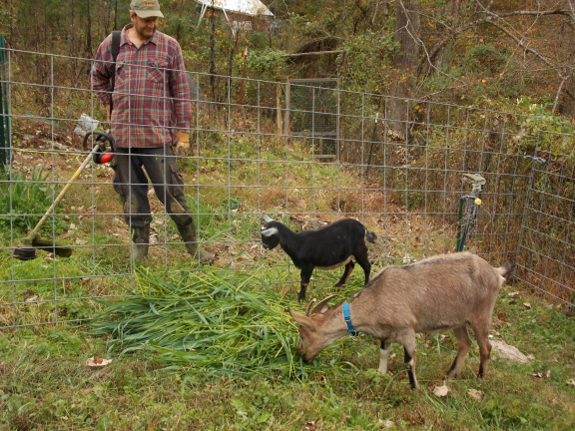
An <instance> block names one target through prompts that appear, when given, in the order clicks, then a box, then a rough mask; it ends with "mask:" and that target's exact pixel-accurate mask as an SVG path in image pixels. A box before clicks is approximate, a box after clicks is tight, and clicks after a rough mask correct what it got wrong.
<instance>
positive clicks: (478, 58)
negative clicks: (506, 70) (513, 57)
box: [466, 44, 509, 76]
mask: <svg viewBox="0 0 575 431" xmlns="http://www.w3.org/2000/svg"><path fill="white" fill-rule="evenodd" d="M508 58H509V52H508V50H507V48H501V49H498V48H496V47H495V46H493V45H491V44H485V45H476V46H473V47H471V49H470V50H469V51H468V52H467V53H466V59H467V65H468V71H469V72H472V73H473V74H477V73H487V74H489V75H490V76H492V75H495V74H496V73H498V72H499V71H500V70H501V67H502V66H504V65H505V63H506V62H507V60H508Z"/></svg>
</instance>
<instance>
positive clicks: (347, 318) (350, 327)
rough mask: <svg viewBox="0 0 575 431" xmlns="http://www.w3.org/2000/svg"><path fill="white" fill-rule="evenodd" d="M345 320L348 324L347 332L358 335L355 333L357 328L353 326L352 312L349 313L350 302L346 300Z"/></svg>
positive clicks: (344, 307)
mask: <svg viewBox="0 0 575 431" xmlns="http://www.w3.org/2000/svg"><path fill="white" fill-rule="evenodd" d="M342 309H343V320H345V324H346V325H347V332H349V333H350V334H351V335H357V334H356V333H355V328H354V327H353V323H351V314H350V313H349V303H348V302H347V301H346V302H344V303H343V308H342Z"/></svg>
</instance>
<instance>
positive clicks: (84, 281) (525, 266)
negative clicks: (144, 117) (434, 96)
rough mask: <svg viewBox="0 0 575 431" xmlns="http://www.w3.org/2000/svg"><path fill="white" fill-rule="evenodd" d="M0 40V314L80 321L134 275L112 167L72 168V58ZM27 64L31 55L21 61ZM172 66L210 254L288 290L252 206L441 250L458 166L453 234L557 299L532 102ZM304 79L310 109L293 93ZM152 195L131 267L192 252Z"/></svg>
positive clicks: (86, 94)
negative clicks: (362, 88)
mask: <svg viewBox="0 0 575 431" xmlns="http://www.w3.org/2000/svg"><path fill="white" fill-rule="evenodd" d="M3 52H4V54H5V56H4V58H5V63H4V64H3V70H5V71H6V73H5V74H3V75H2V81H1V84H2V88H3V91H4V93H3V94H5V95H6V99H7V101H8V102H9V103H7V104H5V106H6V108H3V110H2V112H1V115H2V117H3V120H5V122H9V123H10V130H11V133H9V134H7V135H6V138H5V139H4V141H3V142H2V143H1V145H2V150H3V151H6V152H7V153H8V154H10V161H9V163H8V164H7V166H6V168H5V169H4V170H3V171H2V172H1V173H0V174H1V175H2V178H1V188H0V205H2V215H1V216H0V217H1V218H0V224H1V225H2V235H1V236H0V238H1V243H0V245H1V247H0V251H1V252H2V254H3V255H4V258H3V260H2V264H1V266H0V272H1V273H2V279H1V281H0V327H4V328H10V327H15V326H23V325H36V324H47V323H54V322H62V321H78V320H83V319H88V318H90V317H92V315H93V311H94V309H95V307H96V305H95V304H96V302H95V301H97V300H99V299H103V298H106V297H108V296H115V295H118V294H122V293H124V292H128V291H130V290H131V289H133V288H134V283H135V282H136V279H135V277H134V273H135V268H136V267H137V265H136V264H135V263H134V261H133V259H132V257H133V250H132V241H131V238H130V230H129V227H128V226H127V225H126V223H125V221H124V211H123V209H122V205H121V203H120V199H119V198H118V196H117V194H116V193H115V191H114V190H113V184H112V178H113V175H114V170H113V168H112V167H111V166H110V164H104V165H97V164H94V163H91V162H90V161H89V163H87V164H86V165H85V167H82V164H83V162H84V161H85V160H86V159H87V158H89V156H90V148H88V149H85V148H83V146H82V137H81V136H79V135H78V134H77V133H75V132H74V130H75V129H76V128H77V126H78V124H79V123H78V121H79V119H80V117H81V115H82V114H85V115H87V116H89V117H90V118H92V119H96V120H100V122H101V124H100V125H99V130H106V127H107V124H106V122H105V121H104V120H105V112H104V109H103V108H102V107H101V106H100V105H99V102H98V100H97V97H96V96H95V94H94V92H93V91H92V90H91V88H90V83H89V76H88V71H89V70H90V60H86V59H80V58H70V57H61V56H54V55H48V54H40V53H35V52H23V51H17V50H10V49H4V50H3ZM30 64H35V65H36V67H35V68H30V67H23V66H24V65H30ZM190 75H191V76H192V78H193V79H192V80H191V81H190V82H191V85H193V87H194V88H193V91H192V94H193V95H194V101H193V103H192V106H191V109H192V114H193V120H192V125H191V135H190V141H191V149H190V151H189V152H188V153H187V154H185V155H181V156H179V157H178V159H177V164H178V168H179V171H180V174H181V175H182V177H183V179H184V183H185V194H186V197H187V200H188V204H189V206H190V208H191V213H192V217H193V218H194V221H195V226H196V227H197V229H198V233H199V237H200V239H201V242H202V246H203V247H205V248H206V249H207V250H209V251H210V252H211V253H213V254H214V255H215V256H216V258H217V259H216V262H215V264H216V265H220V266H227V267H229V268H230V270H245V271H252V272H254V273H263V272H265V271H269V270H270V268H272V270H273V271H275V272H276V273H277V274H281V277H280V276H278V279H279V281H278V285H282V286H283V285H287V286H288V287H287V289H288V292H289V294H290V295H293V297H294V299H295V297H296V294H297V291H298V290H299V271H298V270H297V268H295V267H294V266H293V264H292V263H291V261H290V260H289V258H287V256H286V255H285V254H284V253H283V252H281V250H276V249H274V250H272V251H264V250H263V249H262V247H261V241H260V238H259V231H260V227H261V225H262V224H263V218H262V217H263V214H267V215H268V216H270V217H272V218H274V219H276V220H278V221H281V222H283V223H285V224H286V225H288V226H289V227H290V228H291V229H292V230H294V231H299V230H304V229H317V228H320V227H323V226H325V225H326V224H328V223H330V222H332V221H335V220H338V219H341V218H346V217H352V218H356V219H358V220H360V221H361V222H362V223H364V224H365V225H366V226H367V227H368V228H369V230H371V231H374V232H375V233H376V234H377V235H378V237H379V238H378V240H377V241H376V244H375V245H370V258H371V260H372V262H373V264H374V266H375V267H376V268H377V267H383V266H384V265H386V264H388V263H409V262H413V261H415V260H417V259H419V258H421V257H424V256H430V255H433V254H438V253H451V252H455V251H456V248H457V237H458V226H459V227H460V229H461V219H462V216H461V213H460V211H459V208H460V202H461V199H462V197H463V196H467V195H469V194H470V193H471V191H472V187H471V184H470V183H469V182H468V181H467V180H466V178H467V177H466V176H468V175H469V174H473V175H477V176H480V177H481V178H482V179H484V184H483V185H482V187H481V194H480V200H479V201H476V200H473V203H472V207H473V205H475V206H474V207H473V208H474V213H473V219H472V224H469V226H468V227H469V228H470V229H469V232H468V234H467V235H466V237H465V241H464V242H465V243H464V244H462V248H463V249H465V250H470V251H473V252H476V253H478V254H480V255H482V256H483V257H485V258H486V259H487V260H488V261H489V262H491V263H493V264H494V265H499V264H501V263H503V262H504V261H506V260H509V261H511V262H513V263H516V265H517V270H516V273H515V276H516V277H515V278H516V280H518V281H519V282H520V283H522V285H524V286H526V287H527V288H529V289H534V290H536V291H538V292H541V294H542V295H543V294H544V295H545V296H546V297H548V298H549V299H552V300H554V301H556V302H558V303H561V304H564V305H567V306H571V307H572V306H573V305H574V302H575V299H574V297H575V294H574V292H575V282H574V281H573V277H572V275H573V269H574V266H575V258H574V256H575V253H574V244H575V226H574V219H573V213H574V210H575V185H574V179H573V178H574V169H575V168H574V166H575V163H574V161H573V157H572V154H571V155H569V154H568V153H569V150H567V149H568V148H569V147H568V146H567V147H566V146H565V143H566V142H567V143H568V142H570V140H571V139H572V134H570V132H569V131H566V132H564V133H557V132H546V131H544V128H540V127H538V126H537V124H538V121H539V120H538V119H537V118H535V117H533V118H532V117H526V116H521V115H515V114H512V113H504V112H497V111H490V110H486V109H477V108H471V107H463V106H454V105H448V104H441V103H433V102H426V101H418V100H394V99H392V98H390V97H387V96H382V95H374V94H363V93H357V92H350V91H345V90H342V89H340V88H338V87H337V85H331V84H330V86H326V85H320V86H315V85H311V84H314V83H313V82H307V81H299V82H298V81H290V82H283V83H282V82H269V81H259V80H251V79H240V78H236V77H228V76H219V75H207V74H200V73H192V72H191V73H190ZM316 93H317V94H321V98H320V99H321V100H323V101H324V102H322V103H323V104H322V103H320V104H319V107H316V105H315V104H314V103H308V104H307V105H306V104H302V103H301V100H302V99H305V98H306V97H307V98H308V99H309V97H310V96H309V94H311V102H313V100H315V94H316ZM305 94H307V95H308V96H305ZM294 95H297V96H296V97H297V98H299V99H300V100H299V101H294V100H293V99H291V97H292V96H294ZM302 95H303V96H302ZM309 101H310V100H308V102H309ZM326 101H327V102H326ZM296 102H297V103H296ZM326 104H327V105H329V106H330V108H329V112H327V111H326V108H325V106H326ZM3 106H4V105H3ZM334 106H336V109H333V107H334ZM398 107H399V109H400V112H398ZM316 108H317V109H316ZM326 112H327V113H326ZM326 115H327V116H328V117H329V121H328V122H327V123H329V124H328V126H329V129H330V130H329V131H328V132H329V134H330V135H329V136H327V135H326V136H320V137H321V138H322V139H324V140H325V139H327V138H329V140H330V142H331V143H330V144H329V145H333V148H337V151H334V152H333V154H334V155H336V157H333V158H318V157H316V156H317V154H318V141H317V139H318V136H317V134H314V133H315V132H316V129H314V130H313V132H314V133H312V134H310V133H309V132H310V130H308V129H309V128H308V127H304V126H302V125H305V124H314V121H315V120H317V119H318V118H320V119H321V118H324V117H325V116H326ZM314 119H315V120H314ZM324 123H325V121H324ZM322 124H323V123H322ZM320 133H323V132H322V131H320ZM326 133H327V132H326ZM75 175H76V177H74V176H75ZM73 178H74V179H73ZM72 179H73V180H72ZM66 186H68V187H69V188H68V189H67V191H66V194H65V196H64V197H63V199H62V201H61V202H60V203H59V204H58V205H55V207H54V209H53V210H52V211H48V212H47V210H48V209H49V208H50V206H51V205H52V204H54V202H55V201H56V199H57V197H58V195H59V193H61V192H62V190H63V189H64V188H65V187H66ZM153 193H154V192H153V189H152V188H150V202H151V210H152V214H153V221H152V224H151V237H150V243H151V247H150V253H149V256H148V257H147V259H146V261H145V262H144V265H145V266H147V267H149V268H150V269H151V270H152V271H155V272H157V273H162V272H165V271H176V270H185V269H186V268H189V267H190V266H191V265H196V264H197V263H198V262H197V259H195V260H194V258H193V257H192V256H190V255H189V254H188V253H187V252H186V250H185V248H184V247H183V245H182V242H181V238H180V237H179V234H178V231H177V230H176V227H175V225H174V223H173V222H172V221H171V220H170V217H169V215H168V214H167V213H166V211H165V209H164V207H163V206H162V205H161V204H160V202H159V201H158V199H157V197H155V196H153ZM478 196H479V195H478ZM44 214H47V215H48V216H47V218H46V221H45V222H44V224H43V226H42V229H41V231H40V237H41V238H42V241H43V242H42V241H39V240H37V241H36V242H35V243H34V244H31V245H29V244H26V245H27V247H26V248H33V249H34V253H35V254H34V255H35V256H37V257H36V258H35V259H30V260H21V259H15V258H14V257H13V255H14V250H15V249H18V248H22V247H23V243H24V242H25V239H26V238H27V235H29V233H30V231H31V230H32V229H34V227H36V226H37V223H38V221H39V220H40V218H41V217H42V216H43V215H44ZM64 250H65V251H66V252H67V251H70V255H69V257H63V255H65V254H66V253H64V252H63V251H64ZM323 274H325V273H317V274H315V273H314V283H316V284H322V283H324V284H326V285H329V284H330V283H332V281H331V280H330V279H328V280H325V279H324V278H323V277H324V276H323ZM338 275H339V274H338ZM356 275H357V274H356Z"/></svg>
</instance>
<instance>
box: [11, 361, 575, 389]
mask: <svg viewBox="0 0 575 431" xmlns="http://www.w3.org/2000/svg"><path fill="white" fill-rule="evenodd" d="M6 368H8V364H7V363H6V362H4V361H2V360H0V371H4V370H5V369H6ZM567 382H568V383H569V380H567Z"/></svg>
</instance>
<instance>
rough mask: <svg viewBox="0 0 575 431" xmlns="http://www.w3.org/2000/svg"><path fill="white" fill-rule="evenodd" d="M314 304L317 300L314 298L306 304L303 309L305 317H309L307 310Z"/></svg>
mask: <svg viewBox="0 0 575 431" xmlns="http://www.w3.org/2000/svg"><path fill="white" fill-rule="evenodd" d="M315 302H317V299H315V298H314V299H312V300H311V301H310V302H309V303H308V304H307V307H306V309H305V315H306V316H309V310H310V309H311V306H312V305H313V304H314V303H315Z"/></svg>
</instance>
